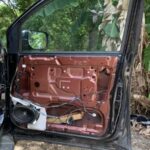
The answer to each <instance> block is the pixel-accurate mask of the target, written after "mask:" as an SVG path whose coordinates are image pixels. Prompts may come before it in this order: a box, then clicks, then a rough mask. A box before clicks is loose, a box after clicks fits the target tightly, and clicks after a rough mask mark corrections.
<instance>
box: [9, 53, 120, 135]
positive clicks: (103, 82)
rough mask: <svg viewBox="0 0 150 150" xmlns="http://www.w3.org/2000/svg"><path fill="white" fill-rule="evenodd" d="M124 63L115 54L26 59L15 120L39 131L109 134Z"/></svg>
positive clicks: (17, 84)
mask: <svg viewBox="0 0 150 150" xmlns="http://www.w3.org/2000/svg"><path fill="white" fill-rule="evenodd" d="M118 61H119V58H118V57H115V56H53V57H52V56H45V57H44V56H24V57H21V58H20V61H19V63H18V68H17V70H16V73H15V77H14V80H13V83H12V89H11V98H12V102H13V105H14V109H13V110H12V118H13V120H15V123H16V124H17V126H19V127H21V128H29V129H33V130H42V131H57V132H65V133H75V134H82V135H83V134H85V135H95V136H102V135H104V134H105V132H106V130H107V128H108V124H109V119H110V109H111V106H110V104H111V91H112V89H113V86H114V80H115V75H116V68H117V64H118ZM35 114H36V115H35ZM31 116H33V118H32V117H31ZM20 118H24V120H22V121H20V122H19V120H21V119H20ZM25 120H27V121H25Z"/></svg>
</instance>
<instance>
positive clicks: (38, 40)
mask: <svg viewBox="0 0 150 150" xmlns="http://www.w3.org/2000/svg"><path fill="white" fill-rule="evenodd" d="M47 46H48V34H47V33H45V32H41V31H29V30H23V31H22V50H43V49H46V48H47Z"/></svg>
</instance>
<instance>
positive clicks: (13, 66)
mask: <svg viewBox="0 0 150 150" xmlns="http://www.w3.org/2000/svg"><path fill="white" fill-rule="evenodd" d="M119 2H120V1H119ZM111 5H112V4H111ZM118 5H119V4H118ZM112 7H113V8H114V7H116V6H115V5H114V4H113V5H112ZM119 8H120V7H118V10H119ZM127 8H128V11H127V17H125V18H124V24H125V27H124V29H123V31H121V29H119V30H118V28H119V27H118V26H117V23H118V22H115V19H116V16H117V15H118V13H115V14H113V15H112V16H111V17H112V18H113V19H112V20H111V21H110V22H109V21H108V22H107V23H106V22H105V21H104V20H103V19H104V17H105V15H106V16H107V15H108V14H107V13H106V12H107V11H108V10H107V11H106V7H105V3H103V2H102V1H98V0H94V1H88V0H87V1H85V0H83V1H73V0H64V1H60V0H54V1H50V0H45V1H39V2H37V3H36V4H34V5H33V6H32V7H31V8H30V9H29V10H28V11H26V12H25V13H24V14H23V15H22V16H21V17H20V18H18V19H17V20H16V21H15V22H14V23H13V24H12V25H11V27H10V28H9V29H8V32H7V39H8V57H7V62H8V66H9V75H8V76H9V77H8V81H9V85H8V87H9V88H7V100H8V104H7V108H8V109H7V110H8V113H9V116H10V122H11V123H12V124H13V127H14V130H13V135H14V137H15V138H16V139H20V138H23V139H26V138H29V139H31V140H42V141H47V142H52V143H59V144H67V145H71V146H79V147H85V148H91V149H102V148H103V149H127V150H129V149H131V137H130V136H131V135H130V118H129V99H130V79H131V78H130V75H131V71H132V63H133V60H134V57H135V55H136V53H137V48H138V43H139V36H140V28H141V22H142V16H143V0H141V1H138V0H130V1H129V4H128V5H127ZM103 21H104V22H103ZM102 22H103V23H105V24H104V25H103V26H102V27H101V26H99V23H102ZM112 27H113V29H112ZM101 28H102V30H103V32H101ZM118 31H119V33H118ZM121 33H123V36H122V38H120V37H121ZM118 34H119V35H120V36H118ZM108 36H109V38H108ZM107 38H108V39H107ZM116 39H117V40H116ZM99 43H101V44H99ZM114 43H115V44H114ZM112 45H114V46H112Z"/></svg>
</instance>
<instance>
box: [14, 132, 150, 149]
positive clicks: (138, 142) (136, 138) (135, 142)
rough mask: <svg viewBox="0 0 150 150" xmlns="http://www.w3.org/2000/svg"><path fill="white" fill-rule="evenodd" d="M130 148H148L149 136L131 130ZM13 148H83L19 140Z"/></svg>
mask: <svg viewBox="0 0 150 150" xmlns="http://www.w3.org/2000/svg"><path fill="white" fill-rule="evenodd" d="M132 147H133V148H132V149H133V150H150V138H146V137H144V136H142V135H139V133H138V132H135V131H132ZM14 150H85V149H83V148H74V147H67V146H62V145H54V144H47V143H44V142H33V141H31V142H29V141H28V142H27V141H19V142H18V143H17V145H16V146H15V149H14Z"/></svg>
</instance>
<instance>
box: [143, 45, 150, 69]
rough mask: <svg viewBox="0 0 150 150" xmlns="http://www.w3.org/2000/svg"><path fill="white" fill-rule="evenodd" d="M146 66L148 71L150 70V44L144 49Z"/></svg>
mask: <svg viewBox="0 0 150 150" xmlns="http://www.w3.org/2000/svg"><path fill="white" fill-rule="evenodd" d="M143 61H144V67H145V69H146V70H147V71H150V45H149V46H148V47H147V48H145V49H144V60H143Z"/></svg>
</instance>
